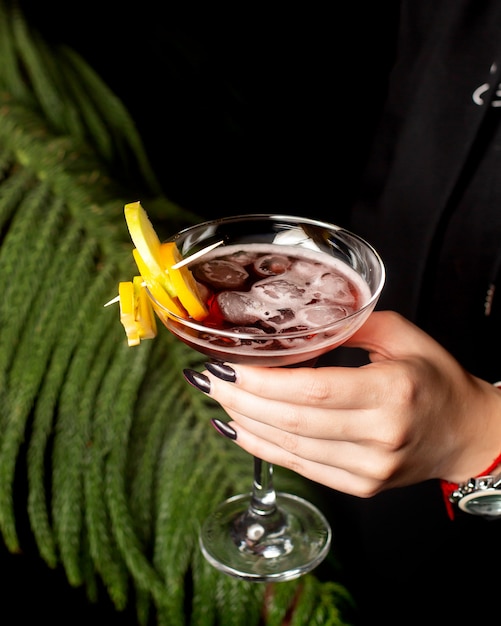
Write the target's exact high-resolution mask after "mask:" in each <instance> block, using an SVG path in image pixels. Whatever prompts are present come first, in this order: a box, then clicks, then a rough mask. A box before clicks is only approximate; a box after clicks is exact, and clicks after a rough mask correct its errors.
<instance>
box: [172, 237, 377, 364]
mask: <svg viewBox="0 0 501 626" xmlns="http://www.w3.org/2000/svg"><path fill="white" fill-rule="evenodd" d="M190 269H191V270H192V272H193V275H194V276H195V278H196V280H197V281H198V282H199V283H200V284H201V285H202V287H201V291H202V293H203V294H204V297H205V299H206V304H207V307H208V310H209V315H208V316H207V318H206V319H204V320H203V322H202V323H201V324H192V325H187V324H186V321H184V322H183V323H178V322H176V320H175V319H173V318H170V319H169V318H167V319H164V321H165V323H166V324H167V326H168V327H169V329H170V330H171V331H172V332H174V333H175V334H176V335H177V336H178V337H179V338H180V339H182V340H183V341H184V342H185V343H187V344H188V345H190V346H191V347H192V348H194V349H196V350H198V351H199V352H203V353H205V354H207V355H209V356H210V357H212V358H215V359H219V360H229V361H231V362H234V363H235V362H239V363H252V364H254V365H266V366H284V365H290V364H293V363H298V362H302V361H309V360H311V359H313V358H316V357H318V356H319V355H321V354H322V353H324V352H326V351H327V350H331V349H332V348H334V347H336V346H337V345H339V344H341V343H343V341H345V340H346V338H347V337H349V336H350V334H351V333H352V332H353V330H352V325H353V323H354V320H353V316H354V315H355V314H356V313H358V312H359V311H360V310H361V309H362V308H363V307H364V305H365V304H366V303H367V302H368V301H369V300H370V296H371V294H370V290H369V287H368V285H367V283H366V282H365V281H364V280H363V279H362V278H361V277H360V276H359V275H358V274H357V273H356V272H355V270H353V269H352V268H351V267H349V266H348V265H347V264H346V263H344V262H342V261H340V260H339V259H337V258H334V257H329V256H328V255H325V254H322V253H320V252H318V251H314V250H311V249H307V248H298V247H296V246H287V245H277V244H260V243H258V244H245V245H242V244H240V245H232V246H223V247H221V248H217V249H216V250H213V251H211V252H210V253H208V254H207V255H206V256H204V258H203V260H201V261H200V262H198V263H196V264H194V265H193V266H191V267H190ZM214 331H216V332H214Z"/></svg>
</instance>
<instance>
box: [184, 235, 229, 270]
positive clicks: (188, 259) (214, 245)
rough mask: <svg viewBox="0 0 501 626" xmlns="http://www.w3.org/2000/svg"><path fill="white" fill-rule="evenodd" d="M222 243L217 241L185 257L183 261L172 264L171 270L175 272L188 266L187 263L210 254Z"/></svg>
mask: <svg viewBox="0 0 501 626" xmlns="http://www.w3.org/2000/svg"><path fill="white" fill-rule="evenodd" d="M222 243H223V240H222V239H221V241H217V242H216V243H212V244H211V245H210V246H207V247H206V248H202V250H199V251H198V252H194V253H193V254H190V256H187V257H185V258H184V259H182V261H179V262H178V263H174V265H172V269H173V270H177V269H179V268H180V267H183V265H188V263H191V262H192V261H194V260H195V259H198V258H199V257H201V256H203V255H204V254H207V252H210V251H211V250H214V248H217V247H218V246H220V245H221V244H222Z"/></svg>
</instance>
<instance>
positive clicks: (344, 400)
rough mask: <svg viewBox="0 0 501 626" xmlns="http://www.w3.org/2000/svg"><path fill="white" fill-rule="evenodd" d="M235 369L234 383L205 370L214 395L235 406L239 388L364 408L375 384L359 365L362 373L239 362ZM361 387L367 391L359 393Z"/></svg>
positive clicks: (303, 402) (307, 402) (276, 397)
mask: <svg viewBox="0 0 501 626" xmlns="http://www.w3.org/2000/svg"><path fill="white" fill-rule="evenodd" d="M232 369H234V372H235V384H234V385H228V384H227V383H225V382H223V381H221V379H220V378H218V377H216V376H214V375H212V374H211V373H209V372H205V374H206V375H208V377H209V379H210V395H211V396H213V397H214V398H216V399H217V400H218V401H219V402H221V403H222V404H228V405H229V406H233V399H234V398H235V396H238V395H240V394H239V392H246V393H247V394H249V396H251V395H253V396H256V397H259V398H261V399H263V400H271V401H277V402H285V403H294V404H295V405H297V406H303V407H310V406H315V407H325V408H343V407H349V408H351V409H361V408H365V407H367V406H368V405H369V404H370V395H371V393H372V391H371V390H372V389H373V388H374V386H373V384H372V382H371V380H372V376H371V375H369V374H368V373H367V374H365V373H364V372H363V371H362V369H363V368H359V372H358V374H356V373H355V372H354V369H353V368H349V367H346V368H344V367H326V368H309V367H304V368H292V369H290V368H281V367H280V368H271V369H270V368H264V367H249V366H244V365H238V366H237V365H235V366H232ZM360 389H363V390H364V393H357V391H360ZM244 401H248V398H247V397H245V396H244V395H242V396H241V400H240V402H244ZM263 408H265V405H263Z"/></svg>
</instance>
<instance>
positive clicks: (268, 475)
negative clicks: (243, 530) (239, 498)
mask: <svg viewBox="0 0 501 626" xmlns="http://www.w3.org/2000/svg"><path fill="white" fill-rule="evenodd" d="M276 501H277V498H276V493H275V489H274V488H273V465H272V464H271V463H267V462H266V461H263V460H261V459H258V458H257V457H254V481H253V485H252V497H251V502H250V510H251V512H252V513H254V514H255V515H259V516H262V515H271V514H272V513H274V512H275V511H276V508H277V507H276Z"/></svg>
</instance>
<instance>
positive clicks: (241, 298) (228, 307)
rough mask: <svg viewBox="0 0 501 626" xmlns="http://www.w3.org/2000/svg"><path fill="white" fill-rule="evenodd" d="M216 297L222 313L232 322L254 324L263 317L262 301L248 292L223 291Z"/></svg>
mask: <svg viewBox="0 0 501 626" xmlns="http://www.w3.org/2000/svg"><path fill="white" fill-rule="evenodd" d="M216 299H217V303H218V305H219V309H220V311H221V315H222V316H223V317H224V319H225V320H226V321H228V322H231V323H232V324H254V323H255V322H257V321H258V320H260V319H261V316H262V312H261V303H260V302H259V301H258V300H256V299H254V298H252V297H251V296H250V295H249V294H248V293H245V292H241V291H222V292H221V293H219V294H218V295H217V298H216Z"/></svg>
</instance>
